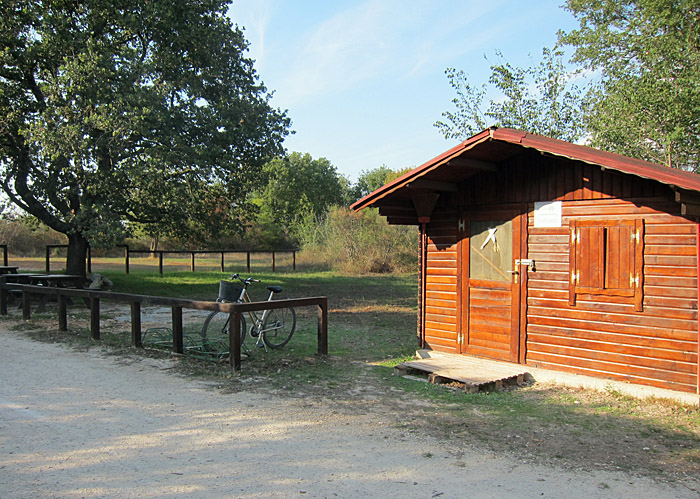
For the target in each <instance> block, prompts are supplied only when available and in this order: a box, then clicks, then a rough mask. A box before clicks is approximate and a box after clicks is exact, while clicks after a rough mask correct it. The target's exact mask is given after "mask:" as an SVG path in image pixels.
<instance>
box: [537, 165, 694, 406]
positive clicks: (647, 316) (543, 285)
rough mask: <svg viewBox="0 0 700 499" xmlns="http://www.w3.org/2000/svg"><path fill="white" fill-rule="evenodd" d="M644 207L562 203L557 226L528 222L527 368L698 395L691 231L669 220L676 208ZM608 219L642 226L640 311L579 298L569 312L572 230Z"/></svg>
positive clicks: (607, 201) (656, 203) (627, 303)
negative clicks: (531, 266)
mask: <svg viewBox="0 0 700 499" xmlns="http://www.w3.org/2000/svg"><path fill="white" fill-rule="evenodd" d="M603 173H605V172H603ZM630 190H634V186H632V187H630ZM650 201H651V202H650V203H649V204H645V205H641V206H640V205H637V204H635V203H632V202H628V201H623V200H619V199H613V198H601V199H596V200H571V201H564V203H563V227H561V228H535V227H534V226H533V223H534V219H533V216H532V214H531V215H530V217H529V222H528V224H529V229H528V258H532V259H534V260H535V261H536V263H537V266H536V271H535V272H532V271H530V272H528V281H527V283H528V290H527V340H526V347H527V356H526V362H527V364H529V365H533V366H538V367H546V368H554V369H559V370H566V371H571V372H577V373H581V374H589V375H594V376H604V377H608V378H612V379H618V380H626V381H631V382H634V383H641V384H647V385H652V386H658V387H663V388H672V389H676V390H683V391H689V392H694V391H695V390H696V386H697V365H698V357H697V352H698V322H697V321H698V313H697V276H696V274H697V267H696V266H697V257H696V246H695V244H696V239H695V237H696V236H695V231H696V226H695V224H694V223H692V222H691V221H689V220H687V219H685V218H683V217H681V216H679V215H674V214H673V213H678V211H679V208H678V205H677V204H676V203H674V202H672V201H667V200H665V199H663V198H654V199H651V200H650ZM605 218H614V219H635V218H643V219H644V223H645V236H644V302H643V311H641V312H637V311H635V305H634V303H633V301H632V299H631V298H629V297H615V296H604V295H578V296H577V299H576V304H575V305H574V306H570V305H569V303H568V300H567V298H568V293H567V290H568V286H569V275H568V270H569V231H568V226H569V223H570V221H571V220H573V219H576V220H586V219H590V220H596V219H598V220H600V219H605Z"/></svg>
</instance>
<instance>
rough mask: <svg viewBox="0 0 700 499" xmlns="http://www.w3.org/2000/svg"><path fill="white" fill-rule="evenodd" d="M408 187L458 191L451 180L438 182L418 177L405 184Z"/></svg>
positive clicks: (457, 187)
mask: <svg viewBox="0 0 700 499" xmlns="http://www.w3.org/2000/svg"><path fill="white" fill-rule="evenodd" d="M406 187H408V188H409V189H425V190H427V191H438V192H459V186H458V185H457V184H454V183H452V182H439V181H437V180H423V179H418V180H414V181H413V182H410V183H408V184H407V185H406Z"/></svg>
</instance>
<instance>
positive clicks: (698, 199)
mask: <svg viewBox="0 0 700 499" xmlns="http://www.w3.org/2000/svg"><path fill="white" fill-rule="evenodd" d="M675 196H676V203H687V204H697V205H700V194H698V193H697V192H691V191H683V190H677V191H675Z"/></svg>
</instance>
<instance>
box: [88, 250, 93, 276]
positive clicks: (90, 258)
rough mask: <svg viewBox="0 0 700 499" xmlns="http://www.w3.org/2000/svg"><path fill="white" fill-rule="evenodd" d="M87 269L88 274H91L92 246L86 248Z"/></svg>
mask: <svg viewBox="0 0 700 499" xmlns="http://www.w3.org/2000/svg"><path fill="white" fill-rule="evenodd" d="M87 257H88V258H87V271H88V274H92V248H91V247H90V246H88V249H87Z"/></svg>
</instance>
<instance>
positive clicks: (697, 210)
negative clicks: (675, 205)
mask: <svg viewBox="0 0 700 499" xmlns="http://www.w3.org/2000/svg"><path fill="white" fill-rule="evenodd" d="M681 215H683V216H684V217H699V216H700V204H690V203H681Z"/></svg>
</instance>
